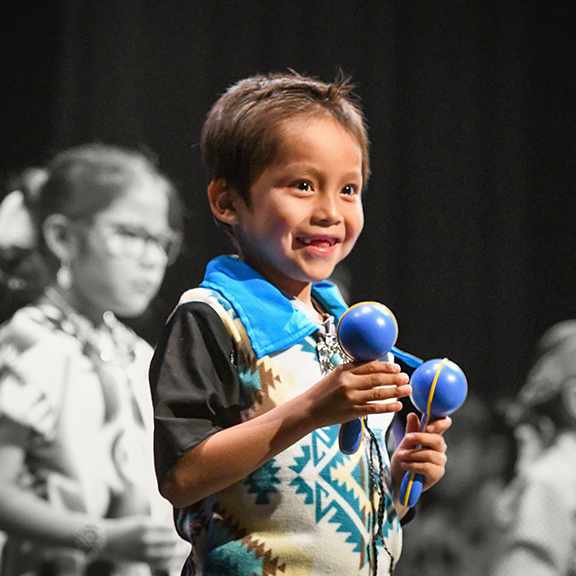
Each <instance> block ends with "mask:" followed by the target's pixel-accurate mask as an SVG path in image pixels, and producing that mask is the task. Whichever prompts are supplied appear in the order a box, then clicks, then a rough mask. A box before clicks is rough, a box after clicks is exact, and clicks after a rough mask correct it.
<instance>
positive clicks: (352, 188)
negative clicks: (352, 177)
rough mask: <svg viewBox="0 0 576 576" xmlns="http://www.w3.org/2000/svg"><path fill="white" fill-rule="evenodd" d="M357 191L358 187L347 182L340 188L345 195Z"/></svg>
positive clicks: (350, 194)
mask: <svg viewBox="0 0 576 576" xmlns="http://www.w3.org/2000/svg"><path fill="white" fill-rule="evenodd" d="M357 192H358V188H356V186H352V185H351V184H349V185H348V186H344V188H342V194H344V195H345V196H352V195H354V194H356V193H357Z"/></svg>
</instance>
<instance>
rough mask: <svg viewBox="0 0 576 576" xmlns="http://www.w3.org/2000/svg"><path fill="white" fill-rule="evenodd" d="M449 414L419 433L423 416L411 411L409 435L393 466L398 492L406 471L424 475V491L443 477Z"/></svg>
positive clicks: (407, 421) (407, 427) (400, 447)
mask: <svg viewBox="0 0 576 576" xmlns="http://www.w3.org/2000/svg"><path fill="white" fill-rule="evenodd" d="M451 424H452V420H451V419H450V418H449V417H447V416H446V417H444V418H440V419H438V420H434V421H432V422H430V423H429V424H428V426H427V427H426V431H425V432H420V418H418V415H417V414H415V413H413V412H411V413H409V414H408V418H407V420H406V434H405V435H404V438H403V439H402V441H401V442H400V444H399V445H398V448H397V449H396V451H395V452H394V455H393V456H392V462H391V468H392V478H393V480H394V487H395V493H396V494H398V493H399V492H400V484H401V482H402V479H403V478H404V475H405V474H406V472H416V473H419V474H422V476H423V477H424V482H423V485H422V490H428V488H430V487H431V486H433V485H434V484H436V482H438V480H440V478H442V476H444V468H445V466H446V442H445V441H444V438H443V437H442V434H444V432H446V430H448V428H450V425H451Z"/></svg>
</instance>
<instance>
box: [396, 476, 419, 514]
mask: <svg viewBox="0 0 576 576" xmlns="http://www.w3.org/2000/svg"><path fill="white" fill-rule="evenodd" d="M423 483H424V476H422V474H417V473H416V472H406V474H404V478H403V479H402V484H400V504H402V506H406V507H407V508H412V506H414V504H416V502H418V498H420V494H422V484H423Z"/></svg>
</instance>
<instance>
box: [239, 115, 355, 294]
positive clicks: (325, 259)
mask: <svg viewBox="0 0 576 576" xmlns="http://www.w3.org/2000/svg"><path fill="white" fill-rule="evenodd" d="M362 183H363V182H362V150H361V148H360V146H359V144H358V143H357V142H356V140H355V139H354V137H353V136H352V135H351V134H350V133H349V132H348V131H347V130H345V129H344V128H343V127H342V126H341V125H340V124H339V123H338V122H337V121H335V120H333V119H332V118H330V117H328V116H320V117H317V118H309V117H296V118H293V119H291V120H288V121H285V122H284V123H283V124H282V125H281V126H280V127H279V150H278V153H277V155H276V158H275V160H274V162H273V163H272V164H271V165H269V166H267V167H266V168H265V169H264V171H263V172H262V174H261V175H260V176H259V178H258V179H257V180H256V182H254V184H253V185H252V187H251V189H250V205H249V206H246V204H245V202H244V201H243V200H242V199H240V198H237V199H236V201H235V214H236V221H235V222H234V223H233V226H235V234H236V239H237V241H238V244H239V247H240V252H241V256H242V259H243V260H244V261H245V262H246V263H247V264H250V265H251V266H252V267H253V268H255V269H256V270H258V271H259V272H260V273H261V274H262V275H263V276H264V277H265V278H266V279H267V280H268V281H269V282H271V283H272V284H274V285H275V286H276V287H277V288H280V289H281V290H284V291H286V292H288V293H290V294H292V295H294V296H297V297H301V298H303V299H304V300H307V298H308V297H309V293H310V284H311V283H312V282H317V281H320V280H324V279H326V278H328V277H329V276H330V275H331V274H332V271H333V270H334V267H335V266H336V264H338V262H340V261H341V260H342V259H343V258H345V257H346V256H347V255H348V253H349V252H350V251H351V250H352V247H353V246H354V244H355V243H356V240H357V238H358V236H359V235H360V232H361V230H362V227H363V223H364V217H363V212H362V201H361V197H360V192H361V190H362Z"/></svg>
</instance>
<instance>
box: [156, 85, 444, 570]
mask: <svg viewBox="0 0 576 576" xmlns="http://www.w3.org/2000/svg"><path fill="white" fill-rule="evenodd" d="M351 90H352V88H351V86H350V85H348V84H347V83H346V82H345V81H338V82H336V83H333V84H326V83H322V82H319V81H316V80H314V79H311V78H306V77H302V76H299V75H296V74H290V75H270V76H257V77H252V78H248V79H245V80H243V81H240V82H238V83H237V84H236V85H234V86H232V87H231V88H230V89H229V90H228V91H227V92H226V93H225V94H223V95H222V97H221V98H220V99H219V100H218V101H217V102H216V104H215V105H214V107H213V108H212V110H211V112H210V113H209V115H208V118H207V120H206V123H205V125H204V129H203V134H202V151H203V154H204V159H205V163H206V167H207V172H208V176H209V179H210V184H209V187H208V198H209V201H210V206H211V209H212V212H213V214H214V217H215V219H216V221H217V222H218V223H219V224H221V225H223V226H224V227H225V229H226V230H227V232H228V233H229V235H230V236H231V238H232V240H233V241H234V244H235V247H236V249H237V251H238V256H221V257H219V258H216V259H215V260H213V261H212V262H210V263H209V265H208V267H207V270H206V275H205V278H204V281H203V282H202V284H201V285H200V287H199V288H197V289H194V290H190V291H188V292H187V293H185V294H184V295H183V296H182V298H181V300H180V304H179V306H178V308H177V309H176V310H175V312H174V313H173V315H172V316H171V318H170V319H169V321H168V323H167V326H166V329H165V332H164V334H163V337H162V339H161V341H160V343H159V344H158V346H157V350H156V355H155V358H154V361H153V363H152V366H151V370H150V378H151V384H152V395H153V401H154V405H155V422H156V430H155V453H156V466H157V474H158V480H159V485H160V490H161V492H162V494H163V495H164V496H165V497H166V498H167V499H168V500H169V501H170V502H171V503H172V504H173V506H174V507H175V508H176V523H177V526H178V529H179V531H180V534H181V535H182V537H183V538H185V539H187V540H189V541H190V542H192V543H193V545H194V546H193V552H192V554H191V556H190V558H189V559H188V562H187V564H186V566H185V569H184V572H185V573H186V574H188V575H192V574H200V573H201V574H203V576H225V575H230V576H232V575H234V576H244V575H247V576H253V575H254V574H256V575H262V576H264V575H274V574H280V573H282V574H284V575H285V576H289V575H296V574H298V575H304V574H306V575H313V576H320V575H322V576H324V575H328V574H334V575H342V576H352V575H356V574H357V575H369V574H373V575H376V574H378V575H383V574H389V573H391V571H392V569H393V565H394V562H395V561H396V560H397V559H398V557H399V555H400V549H401V527H400V519H401V518H402V517H404V516H405V515H406V513H407V510H406V509H405V508H403V507H402V506H401V505H400V503H399V501H398V498H397V496H396V494H397V491H398V487H399V485H400V482H401V480H402V477H403V475H404V473H405V472H406V471H415V472H420V473H422V474H423V475H424V477H425V488H429V487H430V486H432V485H433V484H434V483H435V482H437V481H438V480H439V479H440V477H441V476H442V475H443V473H444V464H445V460H446V458H445V452H446V446H445V443H444V440H443V439H442V433H443V432H444V431H445V430H446V429H447V428H448V427H449V425H450V419H448V418H445V419H442V420H438V421H436V422H435V423H434V424H432V425H431V426H429V427H428V432H427V433H425V434H423V433H419V432H418V430H419V422H418V418H417V417H416V415H414V414H412V415H410V417H409V419H408V423H407V428H406V432H407V434H406V436H405V437H404V440H403V441H402V442H401V443H400V445H399V446H398V448H397V450H396V451H395V453H394V456H393V458H392V461H391V463H390V460H389V457H388V454H387V452H386V449H385V434H386V430H387V428H388V427H389V425H390V423H391V421H392V419H393V416H394V413H395V412H398V411H399V410H400V409H401V408H402V404H401V403H400V402H399V401H398V399H399V398H402V397H406V396H408V395H409V394H410V392H411V388H410V386H409V384H408V376H407V375H406V374H404V373H402V372H401V371H400V367H399V366H398V365H397V364H394V363H393V362H392V358H391V357H390V358H387V359H386V360H387V361H382V362H380V361H374V362H368V363H364V364H355V363H352V362H348V361H347V360H346V359H345V355H344V353H343V352H342V351H341V350H340V349H339V346H338V344H337V339H336V336H335V328H334V327H335V323H336V322H337V321H338V319H339V317H340V316H341V315H342V313H343V312H344V311H345V310H346V309H347V306H346V304H345V303H344V302H343V301H342V298H341V297H340V294H339V292H338V291H337V289H336V288H335V286H334V285H332V284H331V283H330V282H328V281H326V278H328V277H329V276H330V275H331V273H332V271H333V269H334V267H335V266H336V264H337V263H338V262H340V261H341V260H342V259H343V258H345V257H346V256H347V255H348V253H349V252H350V251H351V249H352V247H353V246H354V244H355V242H356V240H357V238H358V236H359V234H360V232H361V230H362V226H363V212H362V197H361V192H362V189H363V188H364V187H365V186H366V181H367V178H368V151H367V148H368V143H367V135H366V130H365V126H364V120H363V116H362V113H361V110H360V107H359V105H358V102H357V99H356V98H355V96H354V95H353V94H352V91H351ZM366 416H367V417H368V418H367V431H368V434H367V438H366V439H365V440H364V442H363V445H362V446H361V448H360V449H359V450H358V452H356V453H355V454H352V455H345V454H343V453H342V452H341V451H340V450H339V446H338V432H339V428H340V424H342V423H344V422H347V421H350V420H353V419H355V418H357V417H366ZM419 445H422V446H424V447H425V448H424V449H422V450H417V447H418V446H419Z"/></svg>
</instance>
